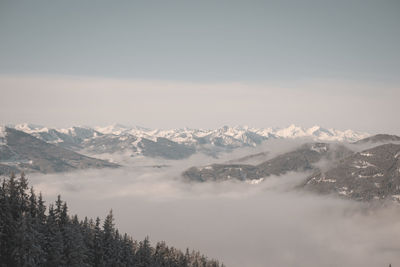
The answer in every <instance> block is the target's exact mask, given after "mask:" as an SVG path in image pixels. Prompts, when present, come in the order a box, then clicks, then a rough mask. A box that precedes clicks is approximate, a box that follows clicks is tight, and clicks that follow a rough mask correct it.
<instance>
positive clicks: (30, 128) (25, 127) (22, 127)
mask: <svg viewBox="0 0 400 267" xmlns="http://www.w3.org/2000/svg"><path fill="white" fill-rule="evenodd" d="M14 128H15V129H17V130H19V131H23V132H25V133H29V134H31V133H40V132H48V131H49V129H48V128H46V127H44V126H41V125H36V124H30V123H21V124H17V125H15V126H14Z"/></svg>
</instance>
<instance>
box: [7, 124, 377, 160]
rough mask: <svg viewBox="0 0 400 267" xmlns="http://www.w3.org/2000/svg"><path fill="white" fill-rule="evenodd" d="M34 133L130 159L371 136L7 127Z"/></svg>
mask: <svg viewBox="0 0 400 267" xmlns="http://www.w3.org/2000/svg"><path fill="white" fill-rule="evenodd" d="M8 127H10V128H14V129H16V130H20V131H23V132H25V133H28V134H31V135H33V136H35V137H37V138H39V139H41V140H42V141H45V142H47V143H51V144H56V145H58V146H61V147H64V148H66V149H70V150H73V151H75V152H79V153H82V154H85V155H89V156H93V155H98V154H103V153H116V152H120V153H121V152H124V153H129V154H130V155H131V156H147V157H159V158H164V159H183V158H187V157H189V156H191V155H193V154H194V153H196V152H201V153H204V154H207V155H211V156H217V155H218V153H220V152H229V151H231V150H233V149H236V148H240V147H256V146H258V145H260V144H261V143H262V142H264V141H266V140H270V139H296V138H309V139H312V140H315V141H329V142H332V141H338V142H354V141H357V140H360V139H362V138H365V137H368V136H369V134H367V133H362V132H356V131H352V130H346V131H339V130H335V129H324V128H322V127H319V126H314V127H311V128H302V127H298V126H295V125H290V126H289V127H287V128H250V127H247V126H243V127H242V126H237V127H228V126H224V127H221V128H218V129H212V130H205V129H189V128H183V129H171V130H160V129H156V130H154V129H147V128H142V127H126V126H123V125H119V124H115V125H111V126H106V127H93V128H91V127H71V128H67V129H55V128H47V127H43V126H38V125H32V124H27V123H25V124H19V125H13V126H8Z"/></svg>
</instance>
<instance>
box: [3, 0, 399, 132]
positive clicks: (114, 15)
mask: <svg viewBox="0 0 400 267" xmlns="http://www.w3.org/2000/svg"><path fill="white" fill-rule="evenodd" d="M399 12H400V2H399V1H395V0H393V1H389V0H388V1H368V0H362V1H361V0H360V1H352V0H350V1H341V0H339V1H309V0H305V1H113V2H110V1H74V0H72V1H42V0H39V1H7V0H0V40H1V41H0V93H1V95H2V97H1V98H0V122H1V123H2V124H3V123H4V124H7V123H20V122H31V123H37V124H44V125H49V126H55V127H60V126H71V125H88V126H90V125H106V124H112V123H116V122H119V123H123V124H128V125H141V126H145V127H150V128H180V127H192V128H215V127H220V126H222V125H226V124H228V125H249V126H253V127H276V126H280V127H283V126H287V125H289V124H291V123H294V124H298V125H301V126H304V127H310V126H313V125H315V124H318V125H322V126H324V127H327V128H331V127H332V128H338V129H347V128H351V129H355V130H360V131H367V132H371V133H375V132H388V133H395V134H396V133H397V134H400V125H399V124H396V123H395V119H396V115H397V114H400V105H398V99H400V88H399V87H400V86H399V85H400V52H399V49H398V48H399V47H400V16H399V15H398V14H399Z"/></svg>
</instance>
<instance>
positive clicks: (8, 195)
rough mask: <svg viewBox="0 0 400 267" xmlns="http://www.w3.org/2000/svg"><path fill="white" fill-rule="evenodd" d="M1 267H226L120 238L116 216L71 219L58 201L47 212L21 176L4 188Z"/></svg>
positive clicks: (195, 255)
mask: <svg viewBox="0 0 400 267" xmlns="http://www.w3.org/2000/svg"><path fill="white" fill-rule="evenodd" d="M0 266H1V267H9V266H49V267H59V266H80V267H81V266H104V267H108V266H118V267H119V266H121V267H122V266H143V267H144V266H154V267H161V266H171V267H173V266H176V267H181V266H182V267H183V266H199V267H219V266H221V267H222V266H224V265H223V264H221V265H220V264H219V263H218V261H216V260H209V259H207V258H206V257H205V256H203V255H201V254H200V253H199V252H195V251H192V252H190V251H189V249H187V250H186V252H185V253H184V252H182V251H180V250H178V249H175V248H173V247H168V246H167V245H166V244H165V243H164V242H158V243H157V244H156V245H155V246H151V244H150V242H149V239H148V238H146V239H145V240H143V241H140V242H138V241H136V240H133V239H132V238H131V237H130V236H128V235H127V234H123V235H121V234H120V233H119V232H118V230H117V229H116V228H115V225H114V218H113V214H112V211H110V213H109V214H108V215H107V217H106V218H105V220H104V221H103V222H101V221H100V219H99V218H97V219H96V220H92V219H88V218H85V219H84V220H79V218H78V217H77V216H76V215H74V216H71V215H69V214H68V207H67V204H66V202H63V201H62V200H61V197H60V196H59V197H58V199H57V200H56V202H55V203H54V204H50V205H49V207H48V208H47V207H46V205H45V202H44V200H43V199H42V195H41V194H39V195H38V196H37V195H36V194H35V192H34V190H33V188H30V189H29V188H28V181H27V179H26V178H25V175H24V174H22V175H21V176H20V177H19V178H16V177H15V175H11V176H10V178H4V179H3V180H2V184H1V185H0Z"/></svg>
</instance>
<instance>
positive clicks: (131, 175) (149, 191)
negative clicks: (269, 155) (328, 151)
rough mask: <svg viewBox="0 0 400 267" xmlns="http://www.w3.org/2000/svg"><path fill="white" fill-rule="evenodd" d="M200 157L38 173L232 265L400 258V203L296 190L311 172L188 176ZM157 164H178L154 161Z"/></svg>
mask: <svg viewBox="0 0 400 267" xmlns="http://www.w3.org/2000/svg"><path fill="white" fill-rule="evenodd" d="M198 157H199V158H200V156H198ZM199 158H197V159H199ZM194 159H196V158H192V159H189V160H182V161H167V162H166V161H155V160H151V162H148V161H147V160H142V161H135V162H136V163H135V164H131V165H129V166H125V167H124V168H120V169H116V170H110V169H104V170H89V171H80V172H74V173H67V174H48V175H38V174H37V175H31V176H30V181H31V184H32V185H34V187H35V188H36V190H37V191H39V190H40V191H42V192H43V194H44V195H45V197H46V200H47V201H53V200H54V199H55V198H56V195H57V194H61V195H62V197H63V199H64V200H66V201H67V203H68V205H69V208H70V211H71V212H72V213H77V214H78V215H79V216H80V217H81V218H83V217H84V216H89V217H93V218H95V217H96V216H101V217H103V218H104V216H105V214H106V213H107V212H108V210H109V209H111V208H112V209H113V211H114V214H115V216H116V223H117V227H118V228H119V229H120V231H121V232H127V233H129V234H131V235H132V236H133V237H134V238H136V239H143V238H144V237H145V236H147V235H149V236H150V239H151V240H152V241H153V242H155V241H159V240H165V241H167V243H168V244H170V245H173V246H176V247H178V248H181V249H185V248H186V247H190V248H192V249H196V250H200V251H201V252H202V253H205V254H206V255H208V256H209V257H213V258H217V259H219V260H221V261H223V262H224V263H225V264H226V265H227V266H230V267H236V266H237V267H239V266H252V267H258V266H278V267H279V266H307V267H312V266H318V267H320V266H363V267H369V266H371V267H372V266H374V267H375V266H389V263H391V264H392V266H396V263H397V264H400V243H399V242H398V240H400V212H399V211H400V210H399V207H396V206H388V207H379V208H371V207H368V205H366V204H362V203H357V202H353V201H346V200H341V199H337V198H334V197H327V196H318V195H313V194H311V193H309V192H301V191H298V190H297V191H296V190H294V189H293V188H294V187H295V186H296V185H297V184H298V183H299V182H301V181H302V180H303V179H305V177H306V176H307V174H306V173H304V174H299V173H289V174H287V175H283V176H280V177H269V178H267V179H265V181H264V182H262V183H260V184H256V185H252V184H247V183H243V182H238V181H226V182H221V183H185V182H183V181H182V179H181V177H180V174H181V172H182V171H183V170H184V169H186V168H187V167H190V166H191V165H193V161H194ZM202 160H203V162H202V163H205V162H207V159H205V158H203V159H202ZM208 160H209V161H211V160H210V159H208ZM221 160H223V159H221ZM155 163H159V164H160V165H164V164H165V165H169V167H160V168H157V167H151V165H154V164H155Z"/></svg>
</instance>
